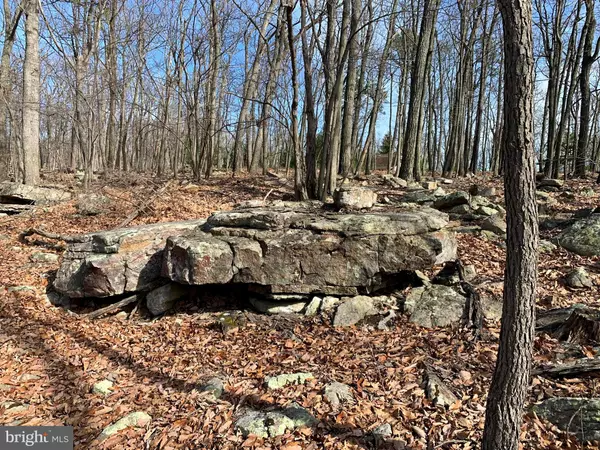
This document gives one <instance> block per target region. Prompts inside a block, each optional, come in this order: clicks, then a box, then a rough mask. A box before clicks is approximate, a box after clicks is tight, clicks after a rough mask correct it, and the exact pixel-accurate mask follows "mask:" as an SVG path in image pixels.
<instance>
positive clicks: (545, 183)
mask: <svg viewBox="0 0 600 450" xmlns="http://www.w3.org/2000/svg"><path fill="white" fill-rule="evenodd" d="M564 184H565V182H564V181H563V180H555V179H551V178H546V179H545V180H541V181H540V182H539V183H538V188H541V187H552V188H562V187H563V186H564Z"/></svg>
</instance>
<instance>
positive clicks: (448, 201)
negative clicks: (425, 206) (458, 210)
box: [433, 191, 470, 210]
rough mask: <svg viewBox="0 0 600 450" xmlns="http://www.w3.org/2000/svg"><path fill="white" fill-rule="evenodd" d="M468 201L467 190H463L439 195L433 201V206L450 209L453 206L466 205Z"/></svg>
mask: <svg viewBox="0 0 600 450" xmlns="http://www.w3.org/2000/svg"><path fill="white" fill-rule="evenodd" d="M469 201H470V196H469V194H468V193H467V192H464V191H456V192H453V193H452V194H448V195H445V196H444V197H440V198H438V199H436V200H435V201H434V202H433V207H434V208H436V209H442V210H446V209H450V208H454V207H455V206H458V205H468V204H469Z"/></svg>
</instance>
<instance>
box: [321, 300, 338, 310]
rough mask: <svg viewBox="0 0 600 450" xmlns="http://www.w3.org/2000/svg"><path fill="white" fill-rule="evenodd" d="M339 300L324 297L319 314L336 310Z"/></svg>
mask: <svg viewBox="0 0 600 450" xmlns="http://www.w3.org/2000/svg"><path fill="white" fill-rule="evenodd" d="M340 302H341V300H340V299H339V298H338V297H332V296H326V297H323V301H322V302H321V312H328V311H331V310H333V309H335V308H336V306H337V305H339V304H340Z"/></svg>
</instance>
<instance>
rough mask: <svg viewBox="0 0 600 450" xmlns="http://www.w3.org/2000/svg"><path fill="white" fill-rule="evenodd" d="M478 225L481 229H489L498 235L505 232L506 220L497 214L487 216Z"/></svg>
mask: <svg viewBox="0 0 600 450" xmlns="http://www.w3.org/2000/svg"><path fill="white" fill-rule="evenodd" d="M480 226H481V229H482V230H487V231H491V232H492V233H495V234H498V235H504V234H506V222H505V221H504V219H503V218H502V217H501V216H500V215H499V214H496V215H493V216H490V217H488V218H487V219H485V220H484V221H483V222H481V224H480Z"/></svg>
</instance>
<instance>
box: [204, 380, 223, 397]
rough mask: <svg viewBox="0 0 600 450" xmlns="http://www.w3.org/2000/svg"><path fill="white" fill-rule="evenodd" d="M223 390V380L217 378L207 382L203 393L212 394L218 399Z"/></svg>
mask: <svg viewBox="0 0 600 450" xmlns="http://www.w3.org/2000/svg"><path fill="white" fill-rule="evenodd" d="M224 390H225V385H224V383H223V380H221V379H220V378H218V377H213V378H211V379H210V380H208V381H207V382H206V383H205V384H204V385H203V386H202V391H203V392H210V393H212V394H213V396H214V397H215V398H220V397H221V395H223V391H224Z"/></svg>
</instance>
